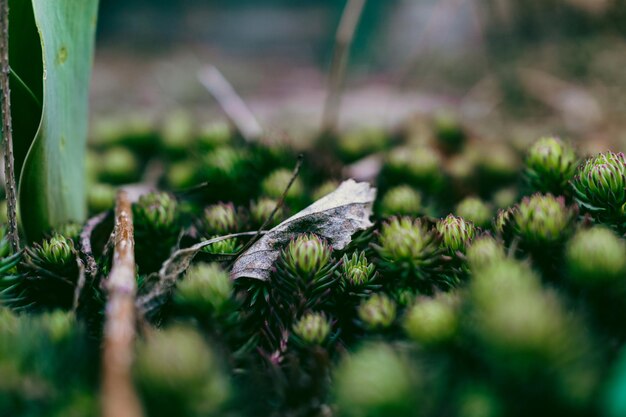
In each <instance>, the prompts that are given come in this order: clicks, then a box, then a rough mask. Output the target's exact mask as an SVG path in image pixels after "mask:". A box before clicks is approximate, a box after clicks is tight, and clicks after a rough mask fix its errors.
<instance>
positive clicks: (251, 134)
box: [198, 65, 263, 142]
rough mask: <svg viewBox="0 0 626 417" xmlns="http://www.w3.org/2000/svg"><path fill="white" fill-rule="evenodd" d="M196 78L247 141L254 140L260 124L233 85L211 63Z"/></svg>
mask: <svg viewBox="0 0 626 417" xmlns="http://www.w3.org/2000/svg"><path fill="white" fill-rule="evenodd" d="M198 79H199V80H200V82H201V83H202V85H203V86H204V88H206V89H207V90H208V91H209V93H211V95H212V96H213V97H214V98H215V100H217V102H218V103H219V105H220V106H221V107H222V110H223V111H224V113H226V116H227V117H228V118H229V119H230V121H231V122H232V123H233V124H234V125H235V127H236V128H237V130H238V131H239V133H241V136H243V137H244V139H245V140H246V141H247V142H255V141H256V140H257V139H259V138H260V137H261V135H262V134H263V129H262V128H261V125H260V124H259V122H258V121H257V120H256V118H255V117H254V115H253V114H252V111H251V110H250V109H249V108H248V106H247V105H246V103H245V102H244V101H243V99H242V98H241V97H240V96H239V95H238V94H237V92H236V91H235V89H234V88H233V86H232V85H231V84H230V83H229V82H228V80H227V79H226V78H225V77H224V76H223V75H222V73H221V72H220V70H218V69H217V68H216V67H214V66H213V65H209V66H207V67H205V68H203V69H202V70H200V72H199V73H198Z"/></svg>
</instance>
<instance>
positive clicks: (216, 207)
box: [202, 203, 238, 235]
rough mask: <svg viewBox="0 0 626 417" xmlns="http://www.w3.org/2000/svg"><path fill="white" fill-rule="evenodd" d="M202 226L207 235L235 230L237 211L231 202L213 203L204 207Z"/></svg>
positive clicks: (223, 233)
mask: <svg viewBox="0 0 626 417" xmlns="http://www.w3.org/2000/svg"><path fill="white" fill-rule="evenodd" d="M202 221H203V226H204V228H205V232H206V233H207V234H209V235H227V234H230V233H234V232H236V231H237V228H238V222H237V212H236V211H235V206H234V205H233V204H232V203H218V204H213V205H210V206H208V207H206V208H205V209H204V214H203V218H202Z"/></svg>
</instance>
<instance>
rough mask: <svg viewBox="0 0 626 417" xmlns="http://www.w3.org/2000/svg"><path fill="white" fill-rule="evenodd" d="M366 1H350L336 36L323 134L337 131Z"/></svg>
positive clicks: (323, 119) (323, 121)
mask: <svg viewBox="0 0 626 417" xmlns="http://www.w3.org/2000/svg"><path fill="white" fill-rule="evenodd" d="M364 6H365V0H348V3H347V4H346V7H345V9H344V10H343V14H342V15H341V21H340V22H339V27H338V28H337V33H336V35H335V50H334V52H333V58H332V61H331V65H330V74H329V79H328V95H327V96H326V102H325V103H324V114H323V116H322V132H329V133H334V132H335V131H336V129H337V121H338V119H339V105H340V101H341V91H342V89H343V81H344V78H345V73H346V68H347V67H348V58H349V55H350V46H351V45H352V40H353V39H354V32H355V31H356V28H357V26H358V25H359V20H361V14H362V13H363V7H364Z"/></svg>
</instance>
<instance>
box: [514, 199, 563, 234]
mask: <svg viewBox="0 0 626 417" xmlns="http://www.w3.org/2000/svg"><path fill="white" fill-rule="evenodd" d="M574 218H575V212H574V210H572V209H571V208H569V207H567V205H566V204H565V199H564V198H563V197H554V196H552V195H551V194H547V195H541V194H534V195H532V196H531V197H525V198H524V199H523V200H522V202H521V203H520V204H519V205H518V206H517V209H516V210H515V212H514V213H513V223H514V226H515V230H516V233H517V234H518V235H519V236H520V237H521V238H522V240H523V241H524V242H525V243H527V244H530V245H539V246H541V245H546V244H547V245H550V244H554V243H559V242H561V241H562V240H563V239H564V238H566V237H567V235H568V234H569V232H570V226H571V224H572V221H573V220H574Z"/></svg>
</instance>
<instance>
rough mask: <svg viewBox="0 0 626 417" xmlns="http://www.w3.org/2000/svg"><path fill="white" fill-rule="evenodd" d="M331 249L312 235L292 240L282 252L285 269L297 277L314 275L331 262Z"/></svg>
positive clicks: (304, 235) (303, 235) (300, 236)
mask: <svg viewBox="0 0 626 417" xmlns="http://www.w3.org/2000/svg"><path fill="white" fill-rule="evenodd" d="M331 254H332V249H331V248H330V246H328V245H327V244H326V243H325V242H323V241H322V240H321V239H320V238H319V237H317V236H316V235H314V234H302V235H299V236H298V237H297V238H295V239H292V240H291V241H290V242H289V244H288V245H287V247H286V248H285V249H284V250H283V252H282V257H283V260H284V262H285V265H286V266H287V268H288V269H289V270H290V271H291V272H293V273H294V274H297V275H300V274H302V275H307V276H308V275H314V274H315V273H317V272H319V271H320V270H321V269H322V268H324V267H325V266H327V265H328V264H329V263H330V261H331Z"/></svg>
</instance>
